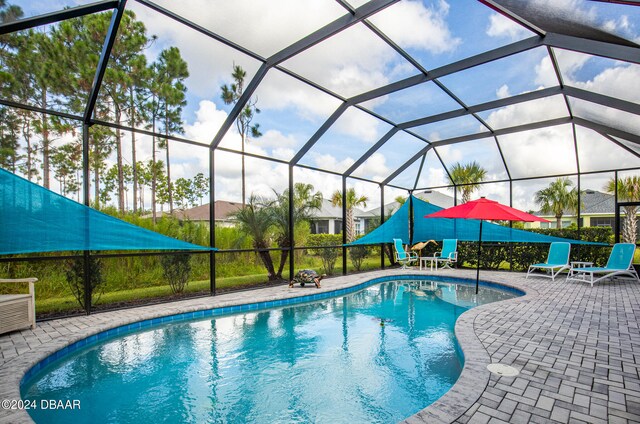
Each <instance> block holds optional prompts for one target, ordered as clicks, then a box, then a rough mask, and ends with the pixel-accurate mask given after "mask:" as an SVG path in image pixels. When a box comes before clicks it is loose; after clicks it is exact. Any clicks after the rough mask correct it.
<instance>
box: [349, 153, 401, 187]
mask: <svg viewBox="0 0 640 424" xmlns="http://www.w3.org/2000/svg"><path fill="white" fill-rule="evenodd" d="M386 162H387V159H386V158H385V156H384V155H383V154H382V153H379V152H376V153H374V154H372V155H371V156H370V157H369V158H368V159H367V160H366V161H365V162H364V163H363V164H362V165H361V166H360V167H359V168H358V169H357V170H356V172H354V175H355V176H359V177H363V178H369V179H372V180H374V181H382V180H384V179H385V178H386V177H388V176H389V174H391V172H392V170H391V169H389V167H388V166H387V163H386Z"/></svg>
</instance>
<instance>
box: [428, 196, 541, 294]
mask: <svg viewBox="0 0 640 424" xmlns="http://www.w3.org/2000/svg"><path fill="white" fill-rule="evenodd" d="M424 217H425V218H463V219H479V220H480V234H479V235H478V265H477V266H476V294H477V293H478V281H479V279H480V253H481V246H482V220H483V219H487V220H499V221H524V222H534V221H538V222H549V221H547V220H546V219H543V218H538V217H537V216H535V215H531V214H529V213H526V212H522V211H520V210H518V209H514V208H512V207H509V206H506V205H503V204H501V203H498V202H496V201H495V200H489V199H486V198H484V197H481V198H480V199H478V200H471V201H469V202H467V203H464V204H462V205H458V206H454V207H452V208H448V209H442V210H440V211H438V212H434V213H432V214H429V215H425V216H424Z"/></svg>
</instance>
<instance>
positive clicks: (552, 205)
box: [536, 178, 578, 228]
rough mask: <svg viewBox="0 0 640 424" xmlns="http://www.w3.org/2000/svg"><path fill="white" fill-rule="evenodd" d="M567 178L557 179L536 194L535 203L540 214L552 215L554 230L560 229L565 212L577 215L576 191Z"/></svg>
mask: <svg viewBox="0 0 640 424" xmlns="http://www.w3.org/2000/svg"><path fill="white" fill-rule="evenodd" d="M572 186H573V182H571V180H570V179H568V178H558V179H557V180H555V181H554V182H552V183H551V184H549V187H547V188H543V189H542V190H538V191H537V192H536V203H537V204H539V205H540V212H542V213H549V214H553V216H555V217H556V228H562V215H564V213H565V212H573V213H577V211H578V190H576V189H570V188H571V187H572Z"/></svg>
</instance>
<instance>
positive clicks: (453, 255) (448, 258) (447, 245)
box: [433, 239, 458, 269]
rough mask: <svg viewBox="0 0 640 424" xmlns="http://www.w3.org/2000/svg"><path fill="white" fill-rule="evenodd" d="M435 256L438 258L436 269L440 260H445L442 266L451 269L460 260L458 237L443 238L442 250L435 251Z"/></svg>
mask: <svg viewBox="0 0 640 424" xmlns="http://www.w3.org/2000/svg"><path fill="white" fill-rule="evenodd" d="M433 256H434V257H435V258H436V269H438V262H444V265H443V266H442V268H449V269H451V265H452V264H453V263H454V262H457V261H458V239H444V240H442V251H440V252H436V253H434V255H433Z"/></svg>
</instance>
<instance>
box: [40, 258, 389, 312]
mask: <svg viewBox="0 0 640 424" xmlns="http://www.w3.org/2000/svg"><path fill="white" fill-rule="evenodd" d="M379 267H380V258H379V257H369V258H366V259H365V260H364V262H363V263H362V270H363V271H364V270H371V269H377V268H379ZM316 269H318V271H319V272H320V271H321V270H320V269H319V268H318V267H316ZM348 269H349V271H350V272H353V271H354V270H353V266H351V264H350V263H348ZM341 274H342V259H339V260H338V261H337V263H336V267H335V268H334V275H341ZM284 275H288V272H287V271H286V270H285V272H284ZM265 282H266V275H265V273H260V274H251V275H243V276H237V277H224V278H220V277H219V278H216V288H217V289H218V290H221V291H224V290H229V289H233V290H241V289H243V288H249V287H251V286H255V285H258V284H262V283H265ZM198 292H202V293H209V280H199V281H190V282H189V284H187V286H186V288H185V293H198ZM172 295H173V293H172V292H171V288H170V286H169V285H168V284H166V285H154V286H151V287H136V288H126V289H121V290H114V291H109V292H107V293H104V294H102V296H101V297H100V299H99V300H98V302H97V303H96V306H98V307H100V306H101V305H109V304H111V305H116V304H125V303H128V302H134V301H139V300H144V299H147V300H149V299H162V298H168V297H171V296H172ZM140 303H144V302H140ZM75 311H80V306H79V305H78V302H77V301H76V299H75V298H74V297H73V296H70V295H67V296H52V297H48V298H39V299H38V298H36V314H64V313H71V312H75Z"/></svg>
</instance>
